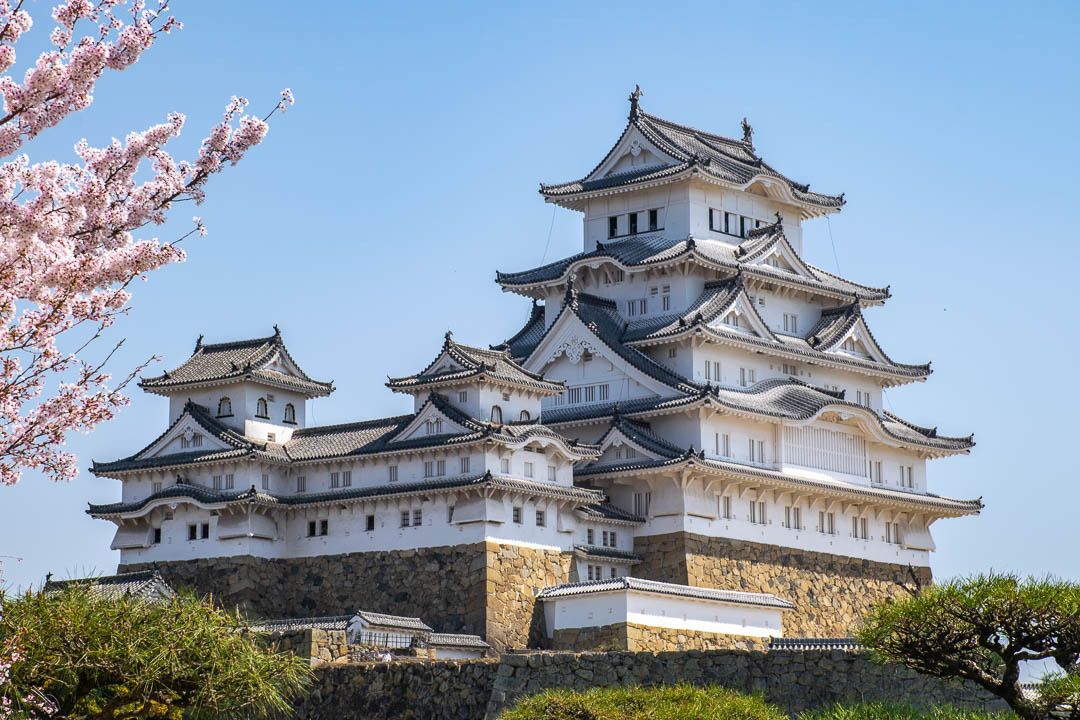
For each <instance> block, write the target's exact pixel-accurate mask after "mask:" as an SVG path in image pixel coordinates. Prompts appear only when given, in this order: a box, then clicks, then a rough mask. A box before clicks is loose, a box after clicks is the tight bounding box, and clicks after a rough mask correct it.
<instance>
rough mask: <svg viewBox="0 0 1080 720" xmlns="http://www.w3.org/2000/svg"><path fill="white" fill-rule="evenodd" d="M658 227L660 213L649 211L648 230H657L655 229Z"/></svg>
mask: <svg viewBox="0 0 1080 720" xmlns="http://www.w3.org/2000/svg"><path fill="white" fill-rule="evenodd" d="M659 227H660V211H659V210H650V211H649V229H650V230H657V229H659Z"/></svg>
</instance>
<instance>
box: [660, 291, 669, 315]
mask: <svg viewBox="0 0 1080 720" xmlns="http://www.w3.org/2000/svg"><path fill="white" fill-rule="evenodd" d="M660 309H661V310H664V311H667V310H670V309H671V296H670V295H662V296H661V297H660Z"/></svg>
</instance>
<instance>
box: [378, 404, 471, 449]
mask: <svg viewBox="0 0 1080 720" xmlns="http://www.w3.org/2000/svg"><path fill="white" fill-rule="evenodd" d="M428 423H431V425H428ZM471 432H475V431H474V430H473V429H471V428H467V427H465V426H464V425H462V424H461V423H459V422H458V421H457V420H456V419H454V418H451V417H450V416H449V415H448V414H447V413H445V412H443V411H442V410H441V409H439V407H438V406H436V405H435V403H433V402H431V401H428V402H427V403H425V404H424V406H423V407H421V408H420V411H419V412H417V413H416V417H414V418H413V420H412V422H410V423H409V424H408V425H406V426H405V427H404V428H402V430H401V432H399V433H398V434H397V435H395V436H394V437H393V438H391V439H390V441H389V444H391V445H392V444H393V443H396V442H402V441H404V440H411V439H413V438H422V437H427V436H429V435H465V434H467V433H471Z"/></svg>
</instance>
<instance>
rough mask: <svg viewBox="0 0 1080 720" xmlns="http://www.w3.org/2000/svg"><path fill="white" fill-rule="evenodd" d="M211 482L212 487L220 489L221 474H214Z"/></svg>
mask: <svg viewBox="0 0 1080 720" xmlns="http://www.w3.org/2000/svg"><path fill="white" fill-rule="evenodd" d="M213 482H214V489H215V490H220V489H221V476H220V475H215V476H214V478H213Z"/></svg>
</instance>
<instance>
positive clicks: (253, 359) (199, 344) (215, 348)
mask: <svg viewBox="0 0 1080 720" xmlns="http://www.w3.org/2000/svg"><path fill="white" fill-rule="evenodd" d="M275 361H278V363H279V364H280V365H283V366H285V367H287V368H288V369H289V370H290V372H288V373H285V372H281V371H280V370H275V369H272V368H271V367H270V366H271V365H272V364H273V363H274V362H275ZM243 380H250V381H252V382H257V383H260V384H262V385H268V386H270V387H277V388H282V389H284V390H292V391H294V392H299V393H302V394H304V395H307V396H308V397H320V396H325V395H329V394H330V393H331V392H333V390H334V385H333V383H329V382H320V381H318V380H312V379H311V378H310V377H308V376H307V374H306V373H304V371H303V370H301V369H300V366H299V365H298V364H297V363H296V361H295V360H293V358H292V355H290V354H289V351H288V350H287V349H286V347H285V343H284V341H283V340H282V339H281V331H279V330H278V329H277V326H276V325H275V326H274V334H273V335H271V336H270V337H264V338H255V339H253V340H237V341H234V342H225V343H214V344H203V341H202V336H201V335H200V336H199V339H198V340H197V341H196V342H195V351H194V352H193V353H192V355H191V357H189V358H188V359H187V360H186V361H185V362H184V363H183V364H182V365H180V367H178V368H176V369H174V370H170V371H168V372H165V373H162V374H161V375H158V376H157V377H151V378H142V379H141V380H140V381H139V387H141V388H142V389H143V390H146V391H147V392H152V393H157V394H159V395H168V394H171V393H173V392H175V391H177V390H179V389H182V388H188V387H199V386H204V385H215V384H220V383H224V382H236V381H243Z"/></svg>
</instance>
